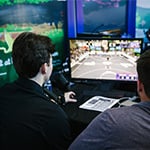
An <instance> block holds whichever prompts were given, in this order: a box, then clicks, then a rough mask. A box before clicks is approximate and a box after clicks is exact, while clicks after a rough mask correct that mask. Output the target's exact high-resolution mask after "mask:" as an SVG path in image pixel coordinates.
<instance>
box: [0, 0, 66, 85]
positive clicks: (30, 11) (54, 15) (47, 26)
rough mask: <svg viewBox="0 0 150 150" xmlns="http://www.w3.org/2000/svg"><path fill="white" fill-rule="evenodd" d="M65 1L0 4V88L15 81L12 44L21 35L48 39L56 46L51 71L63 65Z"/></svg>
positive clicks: (27, 0) (6, 2)
mask: <svg viewBox="0 0 150 150" xmlns="http://www.w3.org/2000/svg"><path fill="white" fill-rule="evenodd" d="M66 11H67V1H65V0H63V1H61V0H58V1H57V0H26V1H24V0H19V1H12V0H7V1H3V0H0V86H1V85H3V84H5V83H6V82H11V81H13V80H14V79H16V78H17V74H16V72H15V70H14V68H13V65H12V58H11V52H12V44H13V41H14V39H15V38H16V37H17V36H18V34H20V33H21V32H24V31H30V32H35V33H37V34H42V35H46V36H48V37H50V38H51V39H52V41H53V43H54V44H55V45H56V52H55V53H54V55H53V65H54V71H57V70H59V69H60V68H61V65H62V63H63V62H64V61H65V57H66V56H65V54H66V53H65V52H64V51H65V50H66V45H65V43H66V42H65V39H66V35H67V32H66V30H67V28H66V26H67V17H66V14H67V12H66Z"/></svg>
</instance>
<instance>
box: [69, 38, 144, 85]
mask: <svg viewBox="0 0 150 150" xmlns="http://www.w3.org/2000/svg"><path fill="white" fill-rule="evenodd" d="M70 40H141V53H140V55H141V54H142V53H143V38H120V37H115V38H101V37H98V36H97V37H94V36H91V37H77V38H68V52H69V79H70V80H71V81H72V82H78V83H98V82H99V83H101V82H103V83H109V82H111V83H117V84H118V83H130V84H135V83H136V82H137V80H117V79H93V78H74V77H72V74H71V54H70Z"/></svg>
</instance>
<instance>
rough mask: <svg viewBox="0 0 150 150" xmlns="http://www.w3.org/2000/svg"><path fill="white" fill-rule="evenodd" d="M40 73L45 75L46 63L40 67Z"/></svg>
mask: <svg viewBox="0 0 150 150" xmlns="http://www.w3.org/2000/svg"><path fill="white" fill-rule="evenodd" d="M40 70H41V73H42V74H45V73H46V63H44V64H43V65H42V66H41V69H40Z"/></svg>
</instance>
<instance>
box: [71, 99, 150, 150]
mask: <svg viewBox="0 0 150 150" xmlns="http://www.w3.org/2000/svg"><path fill="white" fill-rule="evenodd" d="M149 133H150V102H142V103H140V104H136V105H133V106H131V107H122V108H115V109H110V110H107V111H105V112H104V113H102V114H100V116H97V117H96V118H95V119H94V120H93V122H92V123H91V124H90V125H89V126H88V128H87V129H86V130H85V131H83V132H82V133H81V135H80V136H79V137H77V139H76V140H75V141H74V142H73V143H72V145H71V147H70V148H69V150H76V149H78V150H82V149H83V148H84V147H87V148H86V149H87V150H93V149H94V150H98V149H100V150H105V149H112V150H114V149H115V150H117V149H118V150H120V149H124V150H130V149H131V150H148V149H150V142H149V139H150V134H149Z"/></svg>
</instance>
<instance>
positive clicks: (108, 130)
mask: <svg viewBox="0 0 150 150" xmlns="http://www.w3.org/2000/svg"><path fill="white" fill-rule="evenodd" d="M137 73H138V81H137V92H138V94H139V97H140V99H141V102H139V103H137V104H134V105H132V106H124V107H120V108H112V109H108V110H106V111H104V112H103V113H101V114H100V115H98V116H97V117H96V118H95V119H94V120H93V121H92V122H91V123H90V124H89V125H88V127H87V128H86V129H85V130H84V131H83V132H82V133H81V134H80V135H79V136H78V137H77V138H76V139H75V140H74V141H73V143H72V144H71V145H70V147H69V150H84V149H86V150H106V149H107V150H121V149H122V150H149V149H150V142H149V139H150V49H149V50H147V51H146V52H144V53H143V54H142V55H141V57H140V58H139V59H138V60H137Z"/></svg>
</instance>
